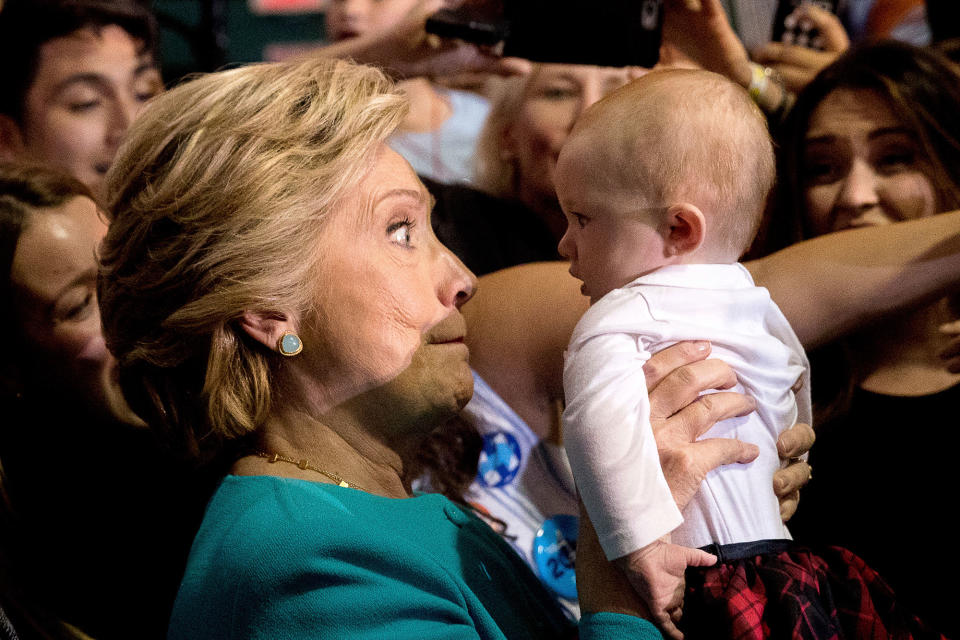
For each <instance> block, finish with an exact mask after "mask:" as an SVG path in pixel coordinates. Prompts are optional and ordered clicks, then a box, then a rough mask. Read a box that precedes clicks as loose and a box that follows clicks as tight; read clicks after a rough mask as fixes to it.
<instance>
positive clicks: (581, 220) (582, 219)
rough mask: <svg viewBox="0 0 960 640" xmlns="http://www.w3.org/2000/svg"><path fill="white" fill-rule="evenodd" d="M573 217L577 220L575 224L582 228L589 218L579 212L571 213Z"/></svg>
mask: <svg viewBox="0 0 960 640" xmlns="http://www.w3.org/2000/svg"><path fill="white" fill-rule="evenodd" d="M573 218H574V220H576V221H577V226H579V227H580V228H581V229H583V228H584V227H585V226H587V221H588V220H590V218H588V217H586V216H582V215H580V214H579V213H575V214H573Z"/></svg>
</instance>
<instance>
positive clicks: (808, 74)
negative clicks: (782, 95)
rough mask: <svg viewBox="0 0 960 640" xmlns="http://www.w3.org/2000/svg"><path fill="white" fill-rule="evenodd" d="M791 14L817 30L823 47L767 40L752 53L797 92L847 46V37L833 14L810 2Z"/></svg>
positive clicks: (785, 84) (848, 44)
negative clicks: (816, 47)
mask: <svg viewBox="0 0 960 640" xmlns="http://www.w3.org/2000/svg"><path fill="white" fill-rule="evenodd" d="M793 15H794V16H795V19H797V20H800V21H806V22H808V23H809V26H810V27H812V28H814V29H816V30H817V31H819V32H820V38H821V39H822V45H823V50H822V51H819V50H817V49H811V48H809V47H802V46H800V45H796V44H784V43H782V42H768V43H767V44H765V45H763V46H762V47H760V48H759V49H758V50H756V51H754V53H753V57H754V59H755V60H756V61H757V62H759V63H760V64H763V65H766V66H768V67H770V68H772V69H774V70H775V71H777V72H778V73H779V74H780V79H781V80H783V84H784V86H785V87H786V88H787V89H788V90H790V91H792V92H794V93H797V92H799V91H800V90H801V89H803V88H804V87H805V86H806V85H807V84H808V83H809V82H810V81H811V80H813V77H814V76H815V75H817V74H818V73H819V72H820V70H821V69H823V68H824V67H826V66H827V65H828V64H830V63H831V62H833V61H834V60H836V59H837V56H839V55H840V54H841V53H843V52H844V51H846V50H847V49H848V48H849V47H850V38H848V37H847V32H846V31H845V30H844V28H843V24H841V22H840V19H839V18H838V17H837V16H836V15H834V14H833V13H831V12H829V11H827V10H825V9H822V8H820V7H818V6H816V5H814V4H813V3H804V4H801V5H800V6H799V7H797V9H796V10H795V11H794V13H793Z"/></svg>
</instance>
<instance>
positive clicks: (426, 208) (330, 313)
mask: <svg viewBox="0 0 960 640" xmlns="http://www.w3.org/2000/svg"><path fill="white" fill-rule="evenodd" d="M431 207H432V199H431V197H430V195H429V194H428V193H427V191H426V189H425V188H424V186H423V185H422V184H421V183H420V181H419V179H418V178H417V176H416V174H415V173H414V172H413V169H411V168H410V165H409V164H408V163H407V162H406V160H404V159H403V158H402V157H401V156H399V155H398V154H397V153H395V152H394V151H392V150H391V149H389V148H388V147H386V146H385V145H381V146H380V148H379V150H378V152H377V155H376V160H375V162H374V163H373V166H372V168H371V169H370V171H369V172H368V173H367V174H366V176H365V177H364V178H363V180H362V181H361V182H360V184H359V185H358V186H357V188H355V189H354V190H353V192H352V193H351V194H349V196H348V197H347V198H345V200H344V201H343V202H342V203H341V204H340V205H339V206H338V207H337V209H336V210H335V211H333V212H332V213H331V216H330V218H329V219H328V221H327V225H326V227H325V229H324V232H323V235H322V237H321V239H320V247H319V249H320V256H321V257H320V260H321V262H320V267H319V270H320V275H319V279H318V282H317V288H316V292H317V293H316V301H315V305H314V307H315V314H314V315H315V326H314V327H313V328H312V329H311V330H310V334H311V335H309V336H307V337H305V339H304V343H305V346H304V356H307V357H311V358H316V365H315V366H314V367H313V369H314V370H315V371H317V372H318V376H319V377H320V378H321V379H322V385H323V386H324V387H325V388H327V389H331V390H332V389H336V388H338V387H339V388H341V389H343V390H345V392H346V393H339V394H338V395H339V396H340V397H341V398H343V397H344V396H345V395H346V396H348V397H349V396H351V395H355V394H356V393H357V392H360V391H363V390H366V389H370V388H374V387H378V386H380V385H382V384H384V383H386V382H388V381H390V380H393V379H394V378H396V377H397V376H398V374H400V373H401V372H403V371H404V370H406V369H407V368H408V367H409V366H410V365H411V362H416V363H417V365H418V366H420V367H421V368H422V367H423V366H424V365H425V364H429V365H430V366H431V367H432V368H433V369H434V370H436V371H438V372H442V373H443V375H439V376H433V377H431V378H430V380H429V381H428V382H424V383H423V384H425V385H431V384H432V385H440V386H443V385H448V384H451V383H452V381H453V380H460V381H461V382H462V379H463V377H464V376H466V378H468V379H469V377H470V373H469V368H468V366H467V348H466V346H465V345H464V343H463V336H464V333H465V324H464V321H463V318H462V316H461V315H460V310H459V309H460V305H462V304H463V303H464V302H466V301H467V300H468V299H469V298H470V296H471V295H472V293H473V290H474V288H475V286H476V279H475V278H474V276H473V274H472V273H470V271H468V270H467V268H466V267H464V266H463V264H462V263H461V262H460V261H459V260H458V259H457V258H456V257H455V256H454V255H453V254H452V253H450V251H449V250H448V249H447V248H446V247H444V246H443V245H442V244H440V241H439V240H437V238H436V236H435V235H434V234H433V229H432V228H431V226H430V209H431ZM418 351H420V352H422V353H419V354H418V357H417V358H416V359H415V358H414V354H416V353H418ZM308 354H309V355H308ZM408 377H409V376H408ZM416 377H417V376H413V378H416ZM421 386H422V385H421Z"/></svg>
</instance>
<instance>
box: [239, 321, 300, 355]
mask: <svg viewBox="0 0 960 640" xmlns="http://www.w3.org/2000/svg"><path fill="white" fill-rule="evenodd" d="M240 327H241V328H243V330H244V332H246V334H247V335H248V336H250V337H251V338H253V339H254V340H256V341H257V342H259V343H260V344H262V345H264V346H265V347H267V348H268V349H270V350H271V351H281V346H280V340H281V338H283V337H284V335H285V334H287V335H290V334H293V335H296V332H297V327H296V326H294V324H293V323H292V322H291V321H290V318H289V317H288V316H287V314H285V313H279V312H264V311H244V312H243V315H242V316H240ZM281 352H282V351H281ZM298 352H299V350H298Z"/></svg>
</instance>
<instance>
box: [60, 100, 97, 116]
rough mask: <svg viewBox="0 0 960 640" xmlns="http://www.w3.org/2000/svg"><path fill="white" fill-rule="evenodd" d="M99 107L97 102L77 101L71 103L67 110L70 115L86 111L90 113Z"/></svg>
mask: <svg viewBox="0 0 960 640" xmlns="http://www.w3.org/2000/svg"><path fill="white" fill-rule="evenodd" d="M99 105H100V101H99V100H79V101H76V102H71V103H70V104H69V105H68V106H67V108H68V109H69V110H70V111H71V112H72V113H84V112H86V111H91V110H93V109H96V108H97V107H98V106H99Z"/></svg>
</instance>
